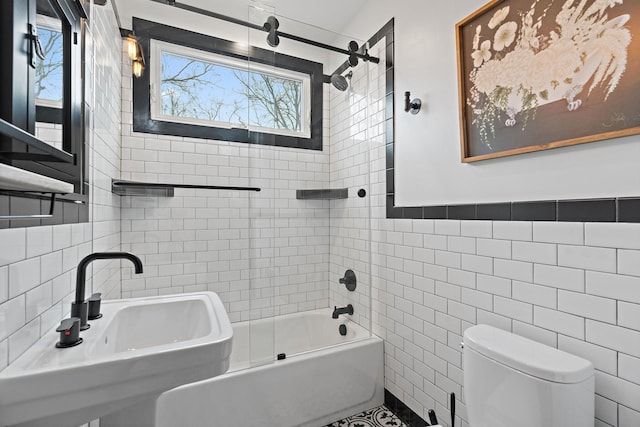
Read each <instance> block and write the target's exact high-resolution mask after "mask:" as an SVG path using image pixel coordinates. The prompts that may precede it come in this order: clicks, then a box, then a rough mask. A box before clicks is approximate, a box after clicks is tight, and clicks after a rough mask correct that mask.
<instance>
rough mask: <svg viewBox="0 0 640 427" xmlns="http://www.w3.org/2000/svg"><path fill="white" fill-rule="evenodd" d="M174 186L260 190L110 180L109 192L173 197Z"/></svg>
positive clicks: (258, 189) (122, 194)
mask: <svg viewBox="0 0 640 427" xmlns="http://www.w3.org/2000/svg"><path fill="white" fill-rule="evenodd" d="M176 188H191V189H204V190H229V191H260V188H258V187H233V186H226V185H195V184H161V183H152V182H137V181H121V180H116V179H114V180H112V181H111V192H112V193H114V194H117V195H119V196H153V197H173V195H174V190H175V189H176Z"/></svg>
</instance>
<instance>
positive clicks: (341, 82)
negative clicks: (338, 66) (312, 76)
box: [324, 71, 353, 92]
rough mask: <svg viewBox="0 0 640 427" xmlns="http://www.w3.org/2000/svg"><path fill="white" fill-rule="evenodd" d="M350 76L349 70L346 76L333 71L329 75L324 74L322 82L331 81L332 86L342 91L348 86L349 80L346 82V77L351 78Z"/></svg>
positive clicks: (351, 74)
mask: <svg viewBox="0 0 640 427" xmlns="http://www.w3.org/2000/svg"><path fill="white" fill-rule="evenodd" d="M352 76H353V72H352V71H349V72H348V73H347V75H346V76H343V75H340V74H338V73H333V74H332V75H331V76H324V82H325V83H331V84H332V85H333V87H335V88H336V89H338V90H339V91H340V92H344V91H345V90H347V88H348V87H349V82H347V79H349V80H351V77H352Z"/></svg>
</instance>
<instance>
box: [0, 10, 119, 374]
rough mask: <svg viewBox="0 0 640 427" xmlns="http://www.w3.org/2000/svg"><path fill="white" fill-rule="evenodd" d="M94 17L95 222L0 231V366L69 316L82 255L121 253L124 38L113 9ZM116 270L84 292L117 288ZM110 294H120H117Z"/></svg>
mask: <svg viewBox="0 0 640 427" xmlns="http://www.w3.org/2000/svg"><path fill="white" fill-rule="evenodd" d="M94 12H95V13H93V14H92V18H93V19H92V21H91V22H90V23H89V25H88V27H87V33H86V34H87V37H88V38H87V60H86V64H87V79H86V81H85V82H86V91H87V96H86V108H87V110H86V113H87V114H88V116H89V118H90V120H91V129H92V131H91V132H89V138H90V141H89V147H90V148H89V153H88V155H87V158H89V159H90V170H89V173H90V176H91V187H92V188H91V203H90V216H91V218H92V222H89V223H83V224H68V225H57V226H42V227H31V228H14V229H3V230H0V369H4V368H5V367H6V366H7V365H8V364H10V363H11V362H13V361H14V360H15V359H16V358H17V357H18V356H20V355H21V354H22V353H23V352H24V351H26V350H27V349H28V348H29V347H30V346H31V345H33V344H34V343H35V342H36V341H37V340H38V339H39V338H40V337H41V336H42V335H43V334H45V333H50V332H51V331H52V330H53V329H54V328H55V327H56V326H57V323H58V322H59V321H60V320H61V319H62V318H63V317H64V316H65V315H67V314H68V313H69V310H70V307H71V300H72V298H73V291H74V289H75V273H76V266H77V264H78V261H79V260H80V259H81V257H83V256H85V255H88V254H89V253H91V252H92V251H104V250H119V244H120V210H119V200H118V196H113V195H112V194H111V177H118V176H119V173H120V171H119V168H120V160H119V152H120V148H119V146H120V92H121V83H120V80H121V77H120V76H121V73H120V67H119V66H116V67H115V69H114V65H113V64H119V63H120V50H121V49H122V39H121V37H120V34H119V31H118V26H117V23H116V21H115V17H114V14H113V10H111V6H110V5H108V6H106V8H95V9H94ZM94 84H95V86H94ZM94 95H95V96H94ZM118 265H119V263H118V262H116V263H107V262H104V263H102V264H101V265H99V266H97V267H95V268H93V270H92V274H91V275H89V277H92V280H91V281H90V282H89V283H88V285H87V289H88V290H87V292H89V291H102V292H104V293H106V294H109V291H108V290H109V289H115V288H117V285H118V284H119V269H118V268H117V267H118ZM111 295H112V296H113V295H115V296H119V289H117V290H116V292H115V294H114V293H112V294H111Z"/></svg>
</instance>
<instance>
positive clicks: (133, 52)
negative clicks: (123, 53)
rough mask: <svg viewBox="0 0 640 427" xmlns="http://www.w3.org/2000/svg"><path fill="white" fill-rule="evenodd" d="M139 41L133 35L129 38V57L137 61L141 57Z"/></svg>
mask: <svg viewBox="0 0 640 427" xmlns="http://www.w3.org/2000/svg"><path fill="white" fill-rule="evenodd" d="M138 52H139V49H138V41H137V40H136V39H134V38H133V37H128V38H127V54H128V55H129V59H131V60H132V61H136V60H138V59H139V55H138Z"/></svg>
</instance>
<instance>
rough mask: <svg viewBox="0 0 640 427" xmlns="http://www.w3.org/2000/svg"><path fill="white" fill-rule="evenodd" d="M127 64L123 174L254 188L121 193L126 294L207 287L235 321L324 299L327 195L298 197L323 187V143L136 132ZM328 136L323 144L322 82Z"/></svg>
mask: <svg viewBox="0 0 640 427" xmlns="http://www.w3.org/2000/svg"><path fill="white" fill-rule="evenodd" d="M128 64H129V62H128V59H125V65H124V66H123V77H122V79H123V94H122V97H123V113H122V175H121V176H122V179H125V180H133V181H144V182H167V183H178V184H181V183H184V184H204V185H233V186H254V187H260V188H261V189H262V190H261V191H260V192H239V191H226V190H225V191H222V190H184V189H177V190H176V193H175V196H174V197H171V198H161V197H139V196H135V197H133V196H127V197H123V198H122V248H123V250H130V251H132V252H133V253H135V254H137V255H139V256H141V257H142V259H143V261H144V264H145V274H144V276H143V277H135V276H133V277H132V276H131V271H132V269H130V268H125V269H124V280H123V296H124V297H127V296H143V295H161V294H165V293H180V292H192V291H198V290H210V291H214V292H217V293H218V295H220V297H221V299H222V301H223V302H224V304H225V307H226V309H227V311H228V313H229V317H230V319H231V320H232V321H240V320H249V319H256V318H261V317H268V316H273V315H274V314H286V313H291V312H297V311H303V310H309V309H315V308H320V307H327V305H328V289H327V278H328V261H329V232H328V230H329V202H328V201H317V200H315V201H309V200H296V190H297V189H313V188H327V187H328V184H329V155H328V153H327V151H322V152H321V151H315V150H301V149H293V148H283V147H270V146H258V145H250V144H243V143H234V142H226V141H214V140H200V139H194V138H183V137H175V136H158V135H151V134H144V133H139V132H133V131H132V121H131V120H132V119H131V111H132V98H131V89H130V88H131V79H132V77H131V72H130V68H129V67H128ZM324 99H325V114H324V115H325V123H324V131H323V132H324V135H325V136H324V144H325V146H327V144H328V140H329V138H328V132H329V118H328V105H329V104H328V87H326V85H325V96H324Z"/></svg>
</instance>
